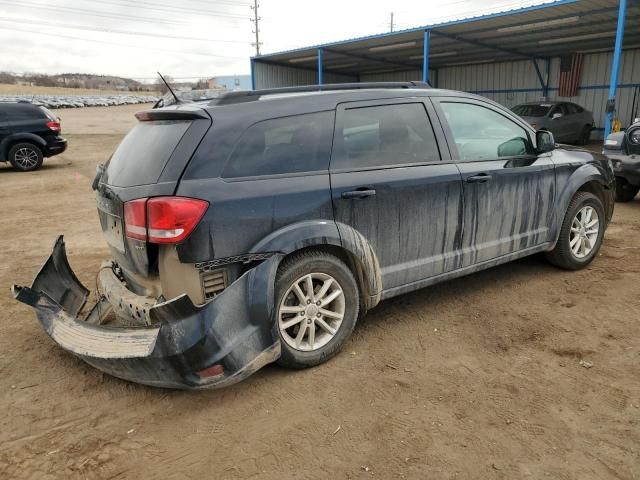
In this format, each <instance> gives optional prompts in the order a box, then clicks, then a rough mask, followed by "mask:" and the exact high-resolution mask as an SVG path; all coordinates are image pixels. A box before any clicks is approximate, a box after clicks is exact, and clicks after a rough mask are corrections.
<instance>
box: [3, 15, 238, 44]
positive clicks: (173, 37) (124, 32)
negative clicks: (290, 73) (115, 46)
mask: <svg viewBox="0 0 640 480" xmlns="http://www.w3.org/2000/svg"><path fill="white" fill-rule="evenodd" d="M0 22H5V23H11V24H15V22H23V23H25V22H26V23H29V24H33V25H44V26H53V27H62V28H71V29H75V30H86V31H89V32H105V33H114V34H118V35H135V36H142V37H156V38H164V39H171V40H194V41H198V42H213V43H243V44H244V43H246V41H245V40H226V39H225V40H214V39H211V38H201V37H184V36H180V35H168V34H164V33H163V34H159V33H145V32H132V31H129V30H119V29H114V28H102V27H84V26H82V25H73V24H68V23H57V22H42V21H38V20H31V19H30V18H0Z"/></svg>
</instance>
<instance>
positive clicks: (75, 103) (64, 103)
mask: <svg viewBox="0 0 640 480" xmlns="http://www.w3.org/2000/svg"><path fill="white" fill-rule="evenodd" d="M157 101H158V98H157V97H154V96H150V95H10V96H9V95H6V96H0V102H28V103H31V104H33V105H36V106H42V107H47V108H81V107H112V106H116V105H135V104H139V103H155V102H157Z"/></svg>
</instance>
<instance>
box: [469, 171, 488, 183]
mask: <svg viewBox="0 0 640 480" xmlns="http://www.w3.org/2000/svg"><path fill="white" fill-rule="evenodd" d="M490 180H491V175H489V174H488V173H480V174H478V175H471V176H470V177H467V180H466V182H467V183H487V182H488V181H490Z"/></svg>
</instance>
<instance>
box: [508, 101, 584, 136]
mask: <svg viewBox="0 0 640 480" xmlns="http://www.w3.org/2000/svg"><path fill="white" fill-rule="evenodd" d="M511 111H512V112H513V113H515V114H516V115H518V116H520V117H522V119H523V120H524V121H526V122H527V123H528V124H530V125H531V126H532V127H533V128H535V129H536V130H549V131H550V132H551V133H553V136H554V138H555V139H556V141H558V142H563V143H575V144H577V145H586V144H588V143H589V138H590V137H591V131H592V130H593V128H594V125H595V124H594V121H593V113H591V112H590V111H588V110H585V109H584V108H582V107H581V106H580V105H576V104H575V103H569V102H532V103H521V104H520V105H516V106H515V107H513V108H512V109H511Z"/></svg>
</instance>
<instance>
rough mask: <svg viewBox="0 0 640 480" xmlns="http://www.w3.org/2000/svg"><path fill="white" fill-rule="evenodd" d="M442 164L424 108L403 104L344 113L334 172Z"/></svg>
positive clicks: (336, 149)
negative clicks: (438, 162)
mask: <svg viewBox="0 0 640 480" xmlns="http://www.w3.org/2000/svg"><path fill="white" fill-rule="evenodd" d="M439 160H440V152H439V150H438V146H437V143H436V139H435V135H434V133H433V128H432V126H431V122H430V121H429V117H428V116H427V112H426V110H425V107H424V105H423V104H422V103H417V102H416V103H400V104H389V105H380V106H370V107H356V108H347V109H346V110H344V111H343V112H342V118H341V121H340V122H339V124H338V125H337V131H336V134H335V151H334V156H333V160H332V165H331V168H332V169H334V170H339V169H354V170H357V169H363V168H380V167H390V166H402V165H410V164H420V163H426V162H433V161H439Z"/></svg>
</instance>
